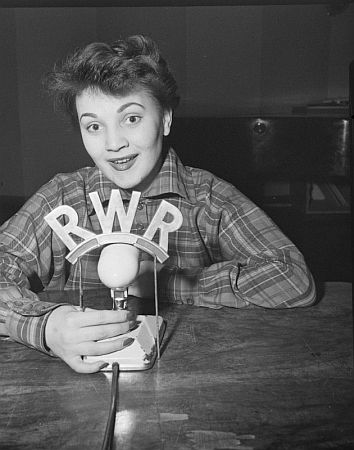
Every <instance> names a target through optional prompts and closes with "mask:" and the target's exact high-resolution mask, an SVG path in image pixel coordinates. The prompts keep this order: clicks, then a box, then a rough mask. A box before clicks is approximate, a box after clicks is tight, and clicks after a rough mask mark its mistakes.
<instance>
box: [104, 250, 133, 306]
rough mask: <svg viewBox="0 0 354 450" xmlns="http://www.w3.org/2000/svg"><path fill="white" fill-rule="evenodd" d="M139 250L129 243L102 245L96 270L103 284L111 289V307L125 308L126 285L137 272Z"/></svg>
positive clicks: (128, 284) (130, 282) (129, 283)
mask: <svg viewBox="0 0 354 450" xmlns="http://www.w3.org/2000/svg"><path fill="white" fill-rule="evenodd" d="M139 267H140V262H139V250H138V249H137V248H136V247H134V246H133V245H130V244H124V243H119V244H111V245H107V246H106V247H103V249H102V251H101V255H100V258H99V261H98V265H97V272H98V276H99V278H100V280H101V281H102V283H103V284H104V285H106V286H107V287H108V288H110V289H111V297H112V305H113V308H112V309H127V300H126V299H127V297H128V287H129V286H130V285H131V284H132V283H133V282H134V280H135V278H136V277H137V276H138V274H139Z"/></svg>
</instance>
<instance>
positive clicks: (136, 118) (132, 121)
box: [126, 114, 141, 125]
mask: <svg viewBox="0 0 354 450" xmlns="http://www.w3.org/2000/svg"><path fill="white" fill-rule="evenodd" d="M140 120H141V117H140V116H136V115H134V114H132V115H131V116H128V117H127V118H126V122H127V123H128V125H135V124H137V123H138V122H140Z"/></svg>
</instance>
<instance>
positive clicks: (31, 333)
mask: <svg viewBox="0 0 354 450" xmlns="http://www.w3.org/2000/svg"><path fill="white" fill-rule="evenodd" d="M58 306H61V304H58V305H53V308H52V309H51V310H50V311H49V312H47V313H46V314H43V315H41V316H23V315H21V314H18V313H16V312H15V311H9V312H8V313H7V317H6V325H7V330H8V335H9V336H10V338H11V339H13V340H14V341H16V342H20V343H21V344H24V345H26V346H27V347H30V348H34V349H36V350H39V351H41V352H43V353H45V354H46V355H50V356H53V354H52V353H51V351H50V349H49V348H48V347H47V346H46V343H45V327H46V324H47V320H48V317H49V316H50V314H51V312H52V311H53V309H55V308H57V307H58Z"/></svg>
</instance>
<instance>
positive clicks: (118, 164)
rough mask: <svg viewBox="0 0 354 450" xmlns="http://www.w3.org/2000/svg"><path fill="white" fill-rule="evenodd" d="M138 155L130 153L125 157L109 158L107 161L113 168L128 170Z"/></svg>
mask: <svg viewBox="0 0 354 450" xmlns="http://www.w3.org/2000/svg"><path fill="white" fill-rule="evenodd" d="M137 157H138V155H132V156H129V157H125V158H116V159H110V160H109V161H108V162H109V164H110V165H111V166H112V167H113V168H114V169H115V170H128V169H130V168H131V167H132V166H133V164H134V163H135V160H136V158H137Z"/></svg>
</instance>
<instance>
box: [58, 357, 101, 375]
mask: <svg viewBox="0 0 354 450" xmlns="http://www.w3.org/2000/svg"><path fill="white" fill-rule="evenodd" d="M65 362H66V363H67V364H68V366H70V367H71V368H72V369H73V370H75V372H78V373H95V372H98V371H99V370H101V369H103V368H104V367H106V366H107V365H108V363H107V362H106V361H103V360H102V361H94V362H85V361H83V360H82V358H81V356H73V357H71V358H69V359H68V360H66V361H65Z"/></svg>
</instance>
